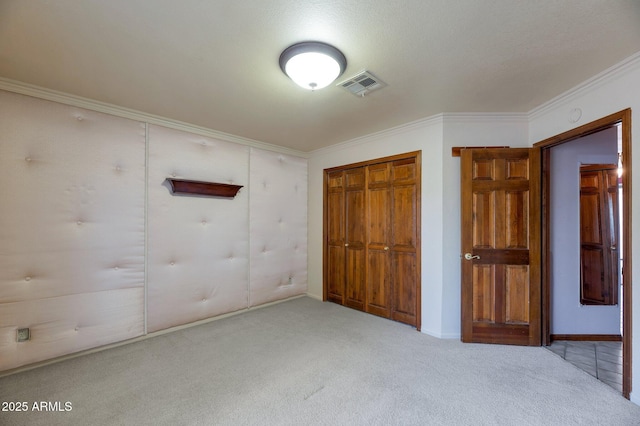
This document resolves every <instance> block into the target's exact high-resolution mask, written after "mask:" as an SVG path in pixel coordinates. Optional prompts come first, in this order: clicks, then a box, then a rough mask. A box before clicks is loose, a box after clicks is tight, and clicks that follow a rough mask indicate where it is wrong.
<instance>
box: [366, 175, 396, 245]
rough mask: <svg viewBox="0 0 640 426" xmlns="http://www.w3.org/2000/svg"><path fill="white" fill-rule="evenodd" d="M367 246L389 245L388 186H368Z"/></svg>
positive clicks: (389, 196)
mask: <svg viewBox="0 0 640 426" xmlns="http://www.w3.org/2000/svg"><path fill="white" fill-rule="evenodd" d="M368 197H369V200H368V206H369V207H368V214H369V217H368V220H369V243H368V244H369V247H370V248H378V249H382V248H384V247H385V246H387V245H389V242H390V240H391V235H390V234H391V232H390V231H391V229H390V220H389V212H390V210H391V194H390V192H389V189H388V188H385V187H383V188H374V189H371V188H369V192H368Z"/></svg>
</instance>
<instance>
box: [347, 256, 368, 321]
mask: <svg viewBox="0 0 640 426" xmlns="http://www.w3.org/2000/svg"><path fill="white" fill-rule="evenodd" d="M364 256H365V255H364V247H361V248H352V247H351V246H349V247H347V263H346V268H347V271H346V275H347V285H346V287H345V297H344V304H345V305H346V306H349V307H351V308H354V309H358V310H361V311H363V310H364V297H365V257H364Z"/></svg>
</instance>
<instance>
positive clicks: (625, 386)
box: [534, 109, 632, 398]
mask: <svg viewBox="0 0 640 426" xmlns="http://www.w3.org/2000/svg"><path fill="white" fill-rule="evenodd" d="M614 126H620V127H619V129H620V139H621V143H620V145H621V149H620V159H621V163H622V174H621V177H620V181H621V186H622V191H621V193H622V194H621V197H620V199H621V209H620V210H621V221H620V223H621V226H622V228H623V229H624V233H623V234H622V238H621V241H620V243H621V244H620V245H621V249H622V252H623V253H624V257H623V260H622V262H621V266H622V268H621V270H622V292H624V296H623V297H622V303H621V308H622V315H621V316H622V331H621V334H622V394H623V396H624V397H626V398H629V394H630V392H631V300H632V299H631V286H630V285H628V286H626V285H625V283H631V282H632V280H631V227H630V225H631V214H630V213H631V209H630V206H631V190H630V188H631V187H630V184H631V110H630V109H626V110H623V111H620V112H618V113H615V114H612V115H610V116H607V117H604V118H602V119H600V120H597V121H594V122H592V123H589V124H585V125H583V126H581V127H578V128H576V129H573V130H570V131H568V132H565V133H562V134H560V135H557V136H554V137H552V138H549V139H546V140H544V141H541V142H539V143H537V144H535V145H534V148H538V149H539V150H540V151H541V158H542V213H543V216H542V331H543V332H542V341H543V344H544V345H549V344H550V343H551V317H552V303H551V302H552V299H553V297H554V294H553V287H552V279H553V277H552V271H553V268H552V265H553V264H554V262H555V261H556V259H555V258H554V253H553V251H552V242H553V238H554V235H553V234H552V232H553V229H552V227H551V226H550V225H551V212H552V210H553V208H554V206H553V205H552V203H553V201H552V197H551V185H552V179H553V177H552V174H551V172H550V171H551V165H552V152H553V148H554V147H558V146H560V145H564V144H567V143H569V142H572V143H576V142H577V143H580V141H584V140H587V139H586V138H585V137H586V136H589V135H594V134H596V133H598V132H601V131H605V130H607V129H610V128H612V127H614ZM556 207H557V206H556Z"/></svg>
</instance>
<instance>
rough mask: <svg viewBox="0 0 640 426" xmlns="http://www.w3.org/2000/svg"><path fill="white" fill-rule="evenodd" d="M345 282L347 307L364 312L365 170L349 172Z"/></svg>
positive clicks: (346, 182)
mask: <svg viewBox="0 0 640 426" xmlns="http://www.w3.org/2000/svg"><path fill="white" fill-rule="evenodd" d="M344 177H345V191H344V192H345V195H344V199H345V203H344V204H345V220H346V226H345V230H346V239H345V251H346V282H345V297H344V304H345V305H346V306H349V307H351V308H354V309H359V310H361V311H364V305H365V277H366V268H367V265H366V257H365V229H366V226H365V204H364V203H365V168H364V167H358V168H355V169H350V170H346V171H345V174H344Z"/></svg>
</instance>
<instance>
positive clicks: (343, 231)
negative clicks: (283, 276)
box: [324, 153, 420, 328]
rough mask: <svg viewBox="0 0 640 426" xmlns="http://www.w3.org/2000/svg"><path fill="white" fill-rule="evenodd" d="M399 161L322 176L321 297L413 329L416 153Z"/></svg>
mask: <svg viewBox="0 0 640 426" xmlns="http://www.w3.org/2000/svg"><path fill="white" fill-rule="evenodd" d="M412 154H413V155H412ZM399 157H400V156H396V157H394V158H387V159H380V160H379V161H376V160H373V161H370V162H367V163H366V164H362V163H360V164H358V165H352V166H345V167H340V168H335V169H328V170H326V171H325V185H326V186H325V238H326V239H325V251H324V255H325V267H324V273H325V283H324V291H325V293H324V295H325V299H326V300H330V301H332V302H336V303H339V304H342V305H345V306H349V307H351V308H355V309H359V310H363V311H366V312H369V313H371V314H374V315H378V316H381V317H385V318H391V319H393V320H396V321H400V322H403V323H406V324H410V325H413V326H415V327H417V328H419V327H420V318H419V316H420V313H419V305H418V303H419V298H420V289H419V285H420V277H419V275H420V272H419V245H420V243H419V216H420V205H419V202H420V198H419V197H420V196H419V192H420V170H419V153H409V154H408V155H406V156H402V157H400V158H399Z"/></svg>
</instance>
